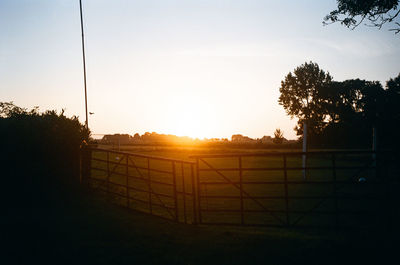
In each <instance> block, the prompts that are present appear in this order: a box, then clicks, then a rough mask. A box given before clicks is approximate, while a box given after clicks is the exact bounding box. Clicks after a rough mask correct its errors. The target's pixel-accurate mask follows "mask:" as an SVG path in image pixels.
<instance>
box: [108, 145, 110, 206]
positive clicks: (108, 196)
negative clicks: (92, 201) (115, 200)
mask: <svg viewBox="0 0 400 265" xmlns="http://www.w3.org/2000/svg"><path fill="white" fill-rule="evenodd" d="M107 198H108V199H110V152H109V151H107Z"/></svg>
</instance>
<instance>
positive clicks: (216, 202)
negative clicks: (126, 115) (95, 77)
mask: <svg viewBox="0 0 400 265" xmlns="http://www.w3.org/2000/svg"><path fill="white" fill-rule="evenodd" d="M303 155H306V156H307V164H306V166H305V167H303V166H302V164H301V161H302V156H303ZM396 157H397V156H396V155H395V156H394V158H393V154H391V153H390V154H389V153H376V152H373V151H347V152H344V151H330V152H329V151H328V152H327V151H323V152H320V151H319V152H317V151H313V152H307V153H304V152H282V153H279V152H269V153H263V154H260V153H257V154H250V153H246V154H222V155H214V154H211V155H195V156H191V157H190V158H191V159H193V160H194V161H186V160H179V159H171V158H165V157H157V156H148V155H143V154H133V153H127V152H118V151H112V150H107V149H99V148H84V149H83V150H82V158H83V159H82V176H83V179H82V181H84V182H86V183H87V184H88V185H89V186H91V187H92V188H94V189H98V190H99V191H102V192H104V193H105V194H107V196H108V197H109V198H110V199H112V200H114V201H116V202H117V203H120V204H124V205H125V206H127V207H128V208H132V209H136V210H139V211H143V212H147V213H149V214H152V215H158V216H161V217H164V218H168V219H172V220H175V221H177V222H183V223H192V224H196V223H199V224H221V225H226V224H229V225H244V226H248V225H250V226H286V227H287V226H318V227H328V226H333V227H354V226H357V227H359V226H360V224H361V225H362V226H364V225H365V226H369V225H379V224H381V223H382V221H383V220H384V221H385V222H386V223H391V220H392V219H393V212H394V210H393V209H394V199H393V191H394V189H397V187H398V182H393V179H394V178H395V176H397V175H398V173H399V171H398V166H397V167H396V166H395V167H394V171H392V168H391V165H393V164H394V163H393V161H395V160H396V159H397V158H396ZM392 160H393V161H392ZM303 171H305V172H306V176H307V178H306V179H303ZM393 183H397V184H393ZM396 185H397V186H396ZM396 194H397V193H396Z"/></svg>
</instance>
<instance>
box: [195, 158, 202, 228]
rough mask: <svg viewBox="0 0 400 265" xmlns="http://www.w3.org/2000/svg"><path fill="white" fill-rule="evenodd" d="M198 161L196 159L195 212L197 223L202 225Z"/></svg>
mask: <svg viewBox="0 0 400 265" xmlns="http://www.w3.org/2000/svg"><path fill="white" fill-rule="evenodd" d="M199 166H200V164H199V159H198V158H196V171H197V174H196V179H197V210H198V211H199V223H200V224H201V223H202V216H201V193H200V168H199Z"/></svg>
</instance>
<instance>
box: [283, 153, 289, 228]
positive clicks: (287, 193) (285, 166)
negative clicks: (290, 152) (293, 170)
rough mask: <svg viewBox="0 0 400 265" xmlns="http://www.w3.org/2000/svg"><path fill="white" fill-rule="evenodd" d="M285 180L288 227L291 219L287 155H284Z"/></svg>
mask: <svg viewBox="0 0 400 265" xmlns="http://www.w3.org/2000/svg"><path fill="white" fill-rule="evenodd" d="M283 178H284V181H285V206H286V224H287V225H288V226H290V219H289V187H288V178H287V163H286V155H283Z"/></svg>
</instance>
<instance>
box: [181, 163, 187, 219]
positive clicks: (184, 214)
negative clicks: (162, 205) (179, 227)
mask: <svg viewBox="0 0 400 265" xmlns="http://www.w3.org/2000/svg"><path fill="white" fill-rule="evenodd" d="M181 171H182V193H183V218H184V220H185V224H187V217H186V190H185V169H184V167H183V162H181Z"/></svg>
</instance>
